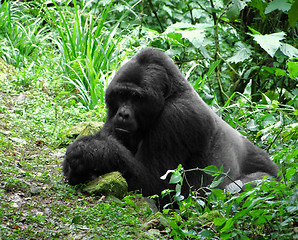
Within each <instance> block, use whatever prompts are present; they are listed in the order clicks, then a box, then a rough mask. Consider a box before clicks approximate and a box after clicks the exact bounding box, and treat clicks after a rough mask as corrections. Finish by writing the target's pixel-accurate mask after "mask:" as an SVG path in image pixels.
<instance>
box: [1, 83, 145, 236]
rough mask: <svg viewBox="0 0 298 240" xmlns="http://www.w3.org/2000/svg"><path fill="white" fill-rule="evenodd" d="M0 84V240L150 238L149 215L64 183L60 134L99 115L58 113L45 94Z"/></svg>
mask: <svg viewBox="0 0 298 240" xmlns="http://www.w3.org/2000/svg"><path fill="white" fill-rule="evenodd" d="M0 82H1V85H0V95H1V99H0V116H1V120H0V172H1V176H0V182H1V183H0V186H1V190H0V202H1V205H0V216H1V222H0V237H1V238H2V239H52V238H54V239H77V238H80V237H79V236H81V237H85V238H88V239H89V238H100V239H121V238H125V239H135V238H140V239H142V238H145V239H148V238H150V237H149V235H147V234H146V233H144V232H143V231H142V228H143V224H144V223H145V222H146V221H147V218H148V216H149V214H148V213H149V212H148V211H141V210H140V211H135V209H134V206H131V205H129V204H126V203H125V201H123V202H121V201H119V202H113V201H108V200H107V201H103V200H100V197H91V196H86V195H83V194H82V193H81V192H80V191H79V188H77V187H71V186H69V185H67V184H65V182H64V178H63V175H62V169H61V162H62V157H63V154H64V152H65V148H58V146H61V145H64V146H65V145H66V144H69V143H70V142H71V141H72V140H70V139H67V137H66V134H65V133H64V132H65V130H66V129H67V128H69V127H71V126H73V125H75V124H76V123H78V122H81V121H86V120H97V117H98V115H97V116H95V115H93V113H92V112H88V111H86V109H84V110H83V108H81V109H80V108H75V107H73V106H70V105H68V106H59V107H58V106H57V102H55V101H54V100H53V98H52V97H51V96H49V95H48V94H47V93H44V92H42V91H38V90H37V89H30V90H29V89H28V90H26V91H19V90H18V89H17V87H16V86H17V85H15V83H13V81H11V80H9V81H8V80H5V79H1V81H0ZM62 143H63V144H62Z"/></svg>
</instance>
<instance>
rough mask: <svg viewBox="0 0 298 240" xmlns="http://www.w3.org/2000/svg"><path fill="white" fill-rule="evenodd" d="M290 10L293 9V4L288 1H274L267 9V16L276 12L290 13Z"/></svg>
mask: <svg viewBox="0 0 298 240" xmlns="http://www.w3.org/2000/svg"><path fill="white" fill-rule="evenodd" d="M290 8H291V4H290V3H289V2H288V0H273V1H272V2H270V3H269V4H268V6H267V7H266V9H265V14H268V13H271V12H272V11H274V10H280V11H283V12H287V11H289V9H290Z"/></svg>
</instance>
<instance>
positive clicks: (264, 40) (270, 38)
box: [251, 32, 286, 57]
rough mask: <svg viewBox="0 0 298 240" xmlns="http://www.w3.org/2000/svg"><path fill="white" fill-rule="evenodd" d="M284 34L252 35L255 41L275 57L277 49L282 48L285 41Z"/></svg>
mask: <svg viewBox="0 0 298 240" xmlns="http://www.w3.org/2000/svg"><path fill="white" fill-rule="evenodd" d="M285 35H286V34H285V33H284V32H279V33H272V34H266V35H257V34H254V35H253V34H251V36H253V38H254V40H255V41H256V42H257V43H258V44H259V45H260V46H261V47H262V48H263V49H264V50H265V51H266V52H267V53H268V54H269V55H270V56H271V57H274V54H275V53H276V51H277V49H278V48H279V47H280V45H281V43H280V41H281V40H283V39H284V36H285Z"/></svg>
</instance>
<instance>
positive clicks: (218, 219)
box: [213, 218, 227, 226]
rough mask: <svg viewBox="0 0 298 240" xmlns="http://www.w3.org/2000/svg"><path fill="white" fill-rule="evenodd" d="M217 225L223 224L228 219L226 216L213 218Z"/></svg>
mask: <svg viewBox="0 0 298 240" xmlns="http://www.w3.org/2000/svg"><path fill="white" fill-rule="evenodd" d="M213 222H214V225H215V226H222V225H223V224H225V223H226V222H227V219H225V218H214V220H213Z"/></svg>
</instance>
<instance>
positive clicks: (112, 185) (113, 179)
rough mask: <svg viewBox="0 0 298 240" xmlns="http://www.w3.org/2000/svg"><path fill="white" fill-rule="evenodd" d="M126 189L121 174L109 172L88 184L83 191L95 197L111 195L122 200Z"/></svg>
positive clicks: (125, 183)
mask: <svg viewBox="0 0 298 240" xmlns="http://www.w3.org/2000/svg"><path fill="white" fill-rule="evenodd" d="M127 189H128V185H127V182H126V180H125V179H124V178H123V177H122V175H121V173H120V172H111V173H107V174H104V175H102V176H100V177H98V178H97V179H94V180H93V181H91V182H89V183H88V184H87V186H86V187H85V188H84V189H83V191H84V192H87V193H88V194H95V195H105V196H109V195H113V196H115V197H117V198H120V199H122V198H123V197H124V196H125V195H126V193H127Z"/></svg>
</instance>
